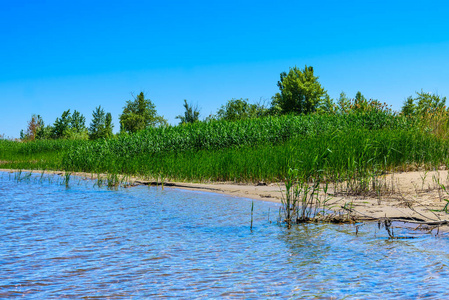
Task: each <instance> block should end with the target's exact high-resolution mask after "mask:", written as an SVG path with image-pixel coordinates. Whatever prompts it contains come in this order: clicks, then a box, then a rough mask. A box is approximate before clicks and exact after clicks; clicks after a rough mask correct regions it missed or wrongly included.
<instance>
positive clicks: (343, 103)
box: [337, 92, 352, 113]
mask: <svg viewBox="0 0 449 300" xmlns="http://www.w3.org/2000/svg"><path fill="white" fill-rule="evenodd" d="M337 105H338V110H339V112H341V113H347V112H349V110H350V109H351V106H352V103H351V99H349V98H348V97H347V96H346V94H345V92H341V93H340V97H339V98H338V101H337Z"/></svg>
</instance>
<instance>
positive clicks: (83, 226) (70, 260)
mask: <svg viewBox="0 0 449 300" xmlns="http://www.w3.org/2000/svg"><path fill="white" fill-rule="evenodd" d="M60 182H61V179H60V178H59V177H57V176H45V177H44V178H43V179H41V178H40V175H33V176H31V178H29V179H25V180H22V181H20V182H19V181H17V180H14V175H10V174H8V173H5V172H0V298H8V297H14V296H17V297H19V296H24V297H25V298H27V299H49V298H65V297H70V298H82V297H85V298H89V297H92V298H110V299H129V298H134V299H137V298H161V297H173V298H246V299H247V298H262V299H263V298H270V297H273V298H292V299H297V298H327V299H342V298H345V299H370V298H373V299H377V298H380V297H382V298H385V299H416V298H426V299H444V298H447V297H449V290H448V287H449V285H448V283H449V271H448V261H449V242H448V241H449V240H448V238H447V237H446V236H444V235H443V236H440V237H432V236H430V235H416V236H417V238H415V239H407V240H389V239H387V235H386V232H384V230H379V229H377V224H365V225H364V226H362V227H361V228H360V231H359V234H358V236H356V235H355V228H354V226H352V225H303V226H297V227H294V228H292V229H290V230H288V229H286V228H284V227H283V226H279V225H277V224H276V222H270V221H274V220H276V218H277V215H278V209H279V206H277V205H276V204H273V203H268V202H260V201H259V202H254V228H253V231H252V232H251V231H250V211H251V200H248V199H240V198H233V197H229V196H223V195H217V194H212V193H203V192H193V191H184V190H178V189H169V188H165V189H164V190H162V189H160V188H159V189H157V188H155V187H153V188H148V187H144V186H140V187H133V188H127V189H119V190H116V191H114V190H108V189H106V188H98V187H94V182H93V181H90V180H81V179H79V178H74V177H72V179H71V181H70V186H69V188H66V186H65V185H62V184H61V183H60ZM399 233H401V231H400V229H396V234H399ZM401 234H403V235H411V234H412V233H410V232H405V231H404V232H402V233H401Z"/></svg>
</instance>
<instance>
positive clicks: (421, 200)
mask: <svg viewBox="0 0 449 300" xmlns="http://www.w3.org/2000/svg"><path fill="white" fill-rule="evenodd" d="M0 171H4V172H16V171H17V170H11V169H0ZM26 172H34V173H42V171H39V170H22V173H26ZM45 173H48V174H58V175H64V174H65V173H64V172H61V171H45ZM71 174H72V175H76V176H80V177H82V178H85V179H96V177H97V176H98V175H97V174H89V173H79V172H74V173H71ZM100 176H104V177H106V176H107V175H106V174H100ZM126 179H127V181H128V182H130V183H131V185H130V188H132V186H136V185H142V184H145V185H155V184H161V182H160V181H159V182H158V181H151V180H145V179H142V178H138V177H130V178H126ZM379 182H380V183H381V184H382V186H383V189H382V190H383V191H382V193H381V194H380V195H376V194H375V193H374V192H372V193H368V194H365V195H357V196H353V195H350V194H347V193H345V192H342V191H341V188H338V189H337V191H335V190H334V186H333V185H332V184H331V185H330V186H329V190H328V192H327V194H326V195H323V197H325V198H326V199H327V201H328V202H327V205H328V208H330V209H332V210H334V211H339V210H340V211H341V210H342V207H345V208H348V209H350V210H351V213H352V214H353V215H354V216H355V217H357V218H361V219H381V218H390V219H396V220H400V219H402V220H404V221H411V222H414V223H417V224H419V223H433V222H436V223H439V224H440V225H446V224H445V223H446V222H447V221H449V215H448V214H447V213H446V211H445V210H444V208H445V206H446V204H447V203H448V202H447V201H446V200H445V199H448V201H449V188H448V190H447V192H446V190H445V188H444V187H448V186H449V178H448V171H447V170H437V171H428V172H426V171H415V172H403V173H394V174H387V175H384V176H382V178H380V179H379ZM163 184H164V186H165V187H170V188H181V189H188V190H197V191H207V192H213V193H219V194H226V195H230V196H234V197H244V198H250V199H255V200H264V201H272V202H281V199H282V196H283V193H285V186H284V184H283V183H269V184H265V183H258V184H236V183H230V182H213V183H185V182H171V181H167V182H164V183H163ZM447 211H448V212H449V209H448V210H447Z"/></svg>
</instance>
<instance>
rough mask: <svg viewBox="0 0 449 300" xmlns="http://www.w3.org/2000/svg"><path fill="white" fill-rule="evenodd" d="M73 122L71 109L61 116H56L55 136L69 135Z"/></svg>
mask: <svg viewBox="0 0 449 300" xmlns="http://www.w3.org/2000/svg"><path fill="white" fill-rule="evenodd" d="M71 122H72V116H71V114H70V109H69V110H66V111H64V112H63V113H62V115H61V118H56V121H55V123H54V124H53V137H54V138H57V139H58V138H63V137H66V136H67V135H68V130H69V129H70V123H71Z"/></svg>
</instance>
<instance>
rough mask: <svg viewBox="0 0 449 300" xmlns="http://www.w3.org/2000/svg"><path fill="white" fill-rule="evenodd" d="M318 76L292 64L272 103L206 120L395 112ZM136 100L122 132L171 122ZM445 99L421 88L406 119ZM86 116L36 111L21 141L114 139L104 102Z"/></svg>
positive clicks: (190, 117)
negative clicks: (332, 93) (49, 116)
mask: <svg viewBox="0 0 449 300" xmlns="http://www.w3.org/2000/svg"><path fill="white" fill-rule="evenodd" d="M318 79H319V77H318V76H316V75H315V74H314V69H313V67H311V66H305V67H304V69H299V68H298V67H296V66H295V67H293V68H290V69H289V71H288V72H282V73H281V74H280V79H279V81H278V82H277V86H278V88H279V92H278V93H276V94H275V95H274V96H273V97H272V99H271V103H269V104H268V105H267V104H266V103H261V102H259V103H250V102H249V100H248V99H231V100H228V101H227V102H226V104H224V105H222V106H221V107H220V108H219V109H218V111H217V113H216V114H215V115H210V116H208V117H207V118H205V119H204V120H203V122H210V121H213V120H227V121H237V120H242V119H249V118H259V117H264V116H276V115H285V114H296V115H300V114H311V113H331V114H347V113H351V112H366V111H372V110H377V111H383V112H388V113H393V112H392V110H391V109H390V108H389V106H388V105H387V104H386V103H381V102H380V101H378V100H377V99H367V98H365V96H363V95H362V93H361V92H360V91H359V92H357V93H356V95H355V97H354V98H348V97H347V96H346V94H345V93H344V92H342V93H341V94H340V97H339V98H338V99H336V100H335V101H334V99H331V98H330V97H329V95H328V93H327V91H326V90H325V89H324V88H323V87H322V86H321V83H320V82H319V80H318ZM133 98H134V99H133V100H128V101H126V103H125V106H124V107H123V111H122V114H121V115H120V116H119V120H120V134H127V133H134V132H137V131H140V130H143V129H146V128H148V127H159V126H168V122H167V120H166V119H164V117H163V116H160V115H158V113H157V110H156V106H155V105H154V103H153V102H152V101H151V100H150V99H146V97H145V94H144V93H143V92H141V93H139V94H138V95H137V97H133ZM445 104H446V97H440V96H439V95H435V94H429V93H424V92H423V91H421V92H417V93H416V96H415V97H412V96H410V97H408V98H407V100H406V101H405V102H404V104H403V106H402V108H401V111H400V113H401V114H403V115H405V116H407V117H416V116H418V115H425V114H430V113H435V112H436V111H447V110H446V107H445ZM183 107H184V114H181V115H178V116H176V119H179V120H180V125H182V124H188V123H195V122H200V109H199V108H198V106H197V105H192V104H190V103H188V102H187V100H184V104H183ZM85 122H86V118H85V117H84V116H83V115H82V114H81V113H79V112H78V111H76V110H75V111H74V112H73V113H71V112H70V109H69V110H67V111H64V112H63V113H62V115H61V117H59V118H57V119H56V121H55V122H54V123H53V124H52V125H47V126H45V124H44V121H43V120H42V118H41V116H40V115H32V117H31V120H30V121H29V122H28V126H27V128H26V130H22V131H21V133H20V138H21V140H35V139H59V138H65V139H91V140H95V139H100V138H105V139H107V138H111V137H113V128H114V125H113V124H112V116H111V113H109V112H108V113H106V112H105V111H104V109H103V108H101V106H98V107H97V108H95V110H94V111H93V112H92V121H91V123H90V124H89V127H86V125H85Z"/></svg>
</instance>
